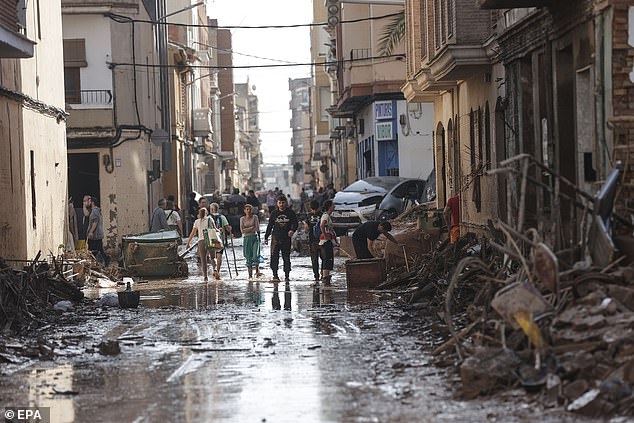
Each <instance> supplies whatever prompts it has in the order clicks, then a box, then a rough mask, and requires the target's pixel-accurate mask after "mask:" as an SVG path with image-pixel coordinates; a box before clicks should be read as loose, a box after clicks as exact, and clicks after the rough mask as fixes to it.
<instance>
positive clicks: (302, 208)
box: [299, 188, 308, 213]
mask: <svg viewBox="0 0 634 423" xmlns="http://www.w3.org/2000/svg"><path fill="white" fill-rule="evenodd" d="M299 202H300V206H299V212H300V213H306V206H307V205H308V194H307V193H306V188H302V192H301V193H300V194H299Z"/></svg>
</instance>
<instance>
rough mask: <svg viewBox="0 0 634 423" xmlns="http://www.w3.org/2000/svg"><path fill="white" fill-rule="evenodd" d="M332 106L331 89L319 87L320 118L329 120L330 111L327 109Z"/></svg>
mask: <svg viewBox="0 0 634 423" xmlns="http://www.w3.org/2000/svg"><path fill="white" fill-rule="evenodd" d="M328 107H330V89H329V88H328V87H319V120H320V121H327V120H328V112H327V111H326V109H327V108H328Z"/></svg>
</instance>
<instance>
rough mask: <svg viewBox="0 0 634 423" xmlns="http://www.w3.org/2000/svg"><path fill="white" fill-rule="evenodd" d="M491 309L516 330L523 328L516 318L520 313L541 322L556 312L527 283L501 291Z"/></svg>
mask: <svg viewBox="0 0 634 423" xmlns="http://www.w3.org/2000/svg"><path fill="white" fill-rule="evenodd" d="M491 307H493V309H494V310H495V311H497V312H498V313H499V314H500V316H502V318H503V319H504V320H505V321H506V322H507V323H509V324H510V325H511V326H512V327H514V328H515V329H519V328H520V327H521V325H520V324H519V323H518V321H517V320H516V318H515V317H514V316H515V315H516V314H517V313H518V312H524V313H529V314H530V315H531V316H532V319H534V320H535V321H539V320H540V319H542V318H543V317H545V316H548V315H550V314H552V312H553V310H554V309H553V307H552V306H551V305H550V304H549V303H548V301H546V300H545V299H544V297H543V296H542V295H541V294H540V293H539V291H537V289H535V287H534V286H533V285H531V284H530V283H528V282H525V281H524V282H516V283H513V284H510V285H508V286H506V287H504V288H502V289H500V290H499V291H498V292H497V294H496V295H495V298H493V301H491Z"/></svg>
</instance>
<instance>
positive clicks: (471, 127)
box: [469, 109, 476, 170]
mask: <svg viewBox="0 0 634 423" xmlns="http://www.w3.org/2000/svg"><path fill="white" fill-rule="evenodd" d="M469 158H470V159H471V160H470V162H471V170H473V168H474V166H475V161H476V157H475V116H474V115H473V109H471V112H469Z"/></svg>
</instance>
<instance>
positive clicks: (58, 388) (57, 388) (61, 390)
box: [53, 385, 79, 395]
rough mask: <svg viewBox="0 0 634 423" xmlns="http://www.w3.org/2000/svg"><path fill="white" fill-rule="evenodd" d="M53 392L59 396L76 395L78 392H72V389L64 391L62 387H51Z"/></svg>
mask: <svg viewBox="0 0 634 423" xmlns="http://www.w3.org/2000/svg"><path fill="white" fill-rule="evenodd" d="M53 392H55V393H56V394H59V395H77V394H79V391H74V390H72V389H66V388H64V387H63V386H59V385H55V386H53Z"/></svg>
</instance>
